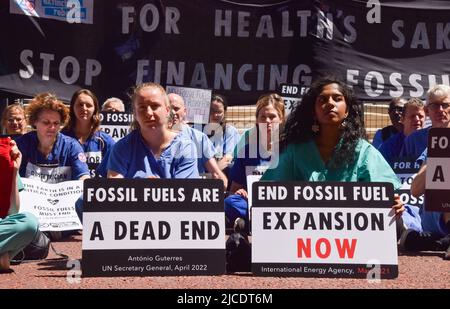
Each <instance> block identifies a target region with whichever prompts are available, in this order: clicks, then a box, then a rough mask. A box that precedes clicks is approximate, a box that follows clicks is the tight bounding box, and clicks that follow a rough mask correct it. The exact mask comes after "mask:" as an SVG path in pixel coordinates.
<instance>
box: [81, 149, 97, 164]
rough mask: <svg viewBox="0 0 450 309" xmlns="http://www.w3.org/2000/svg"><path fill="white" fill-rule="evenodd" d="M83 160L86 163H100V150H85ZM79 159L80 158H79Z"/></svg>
mask: <svg viewBox="0 0 450 309" xmlns="http://www.w3.org/2000/svg"><path fill="white" fill-rule="evenodd" d="M84 155H85V160H86V161H85V162H86V163H88V164H92V163H96V164H100V163H101V162H102V152H101V151H91V152H85V153H84ZM80 161H81V159H80Z"/></svg>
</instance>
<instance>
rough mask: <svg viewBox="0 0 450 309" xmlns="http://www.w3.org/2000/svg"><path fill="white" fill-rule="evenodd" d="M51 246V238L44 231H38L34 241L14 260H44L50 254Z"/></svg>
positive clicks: (17, 261) (18, 261)
mask: <svg viewBox="0 0 450 309" xmlns="http://www.w3.org/2000/svg"><path fill="white" fill-rule="evenodd" d="M49 248H50V239H49V238H48V237H47V236H46V235H45V234H44V233H42V232H41V231H40V230H38V231H37V233H36V236H35V237H34V239H33V241H32V242H31V243H30V244H29V245H28V246H26V247H25V248H24V249H23V250H22V251H21V252H19V253H18V254H17V255H16V256H15V257H14V258H12V262H15V263H21V262H22V261H25V260H42V259H45V258H46V257H47V256H48V250H49Z"/></svg>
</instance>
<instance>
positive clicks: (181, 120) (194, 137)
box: [168, 93, 228, 190]
mask: <svg viewBox="0 0 450 309" xmlns="http://www.w3.org/2000/svg"><path fill="white" fill-rule="evenodd" d="M168 97H169V102H170V106H171V108H172V111H173V113H172V114H171V115H172V116H171V117H170V119H171V125H172V127H171V129H172V130H175V131H179V132H180V135H182V136H183V137H184V138H186V139H189V140H191V141H192V142H193V143H194V145H195V148H194V153H192V154H191V156H192V157H193V158H197V168H198V172H199V174H200V175H202V174H206V173H210V174H211V176H212V178H215V179H221V180H222V181H223V183H224V189H225V190H226V188H227V186H228V180H227V177H226V176H225V174H224V173H223V172H222V171H221V170H220V168H219V166H218V164H217V162H216V159H215V158H214V155H215V149H214V145H213V143H212V142H211V141H210V140H209V138H208V136H207V135H206V134H205V133H203V132H201V131H199V130H197V129H194V128H191V127H190V126H189V125H188V124H187V123H186V121H185V120H186V115H187V110H186V105H185V103H184V99H183V98H182V97H181V96H179V95H178V94H175V93H170V94H169V95H168Z"/></svg>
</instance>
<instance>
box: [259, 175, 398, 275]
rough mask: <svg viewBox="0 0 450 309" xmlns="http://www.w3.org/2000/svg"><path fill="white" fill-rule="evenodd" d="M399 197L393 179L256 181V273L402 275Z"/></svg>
mask: <svg viewBox="0 0 450 309" xmlns="http://www.w3.org/2000/svg"><path fill="white" fill-rule="evenodd" d="M393 196H394V192H393V186H392V184H389V183H336V182H325V183H311V182H284V183H282V182H257V183H254V184H253V207H252V271H253V273H254V274H257V275H260V276H297V277H333V278H335V277H340V278H373V277H377V278H383V279H391V278H396V277H397V276H398V266H397V264H398V261H397V240H396V223H395V219H394V217H393V216H394V214H393V213H392V211H391V207H392V205H393V204H394V203H393Z"/></svg>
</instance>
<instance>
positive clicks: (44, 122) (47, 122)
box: [39, 119, 61, 128]
mask: <svg viewBox="0 0 450 309" xmlns="http://www.w3.org/2000/svg"><path fill="white" fill-rule="evenodd" d="M39 121H40V122H41V123H42V124H43V125H44V126H46V127H53V126H55V127H56V128H59V127H60V126H61V122H59V121H54V122H51V121H50V120H46V119H44V120H39Z"/></svg>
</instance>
